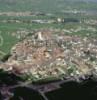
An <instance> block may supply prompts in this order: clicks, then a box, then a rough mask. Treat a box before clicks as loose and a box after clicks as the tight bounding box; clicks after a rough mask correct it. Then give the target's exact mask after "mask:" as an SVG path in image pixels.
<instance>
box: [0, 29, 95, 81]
mask: <svg viewBox="0 0 97 100" xmlns="http://www.w3.org/2000/svg"><path fill="white" fill-rule="evenodd" d="M11 55H12V56H11V57H9V59H8V61H6V62H4V63H2V64H0V68H3V69H4V70H7V71H14V72H15V73H17V74H27V75H29V77H30V78H31V79H32V80H35V81H36V80H41V79H48V78H59V79H64V78H74V79H76V80H78V79H79V78H82V79H85V77H86V76H89V75H92V74H93V75H96V74H97V40H96V39H95V38H94V39H93V38H87V37H79V36H76V35H75V36H74V35H73V36H71V35H65V34H54V33H51V32H49V31H42V32H37V33H34V34H33V35H32V36H30V37H27V38H26V39H24V40H23V41H21V42H19V43H17V44H16V45H15V46H14V47H13V48H12V49H11Z"/></svg>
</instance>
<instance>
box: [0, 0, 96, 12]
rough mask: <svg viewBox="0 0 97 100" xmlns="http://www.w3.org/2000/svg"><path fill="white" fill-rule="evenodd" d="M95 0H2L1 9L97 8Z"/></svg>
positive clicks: (56, 9) (57, 10) (54, 9)
mask: <svg viewBox="0 0 97 100" xmlns="http://www.w3.org/2000/svg"><path fill="white" fill-rule="evenodd" d="M87 1H88V2H87ZM94 1H97V0H0V11H43V12H59V11H62V10H72V9H79V10H80V9H82V10H83V9H85V10H87V9H93V10H97V3H95V2H94Z"/></svg>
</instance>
